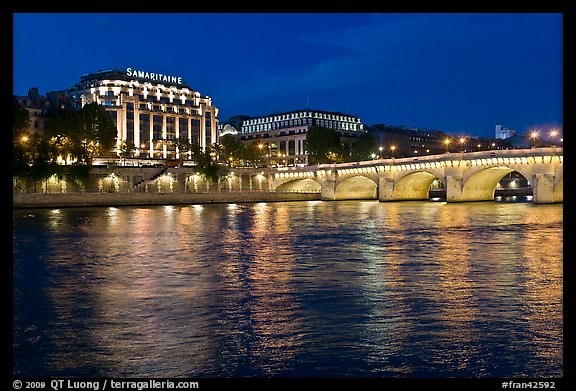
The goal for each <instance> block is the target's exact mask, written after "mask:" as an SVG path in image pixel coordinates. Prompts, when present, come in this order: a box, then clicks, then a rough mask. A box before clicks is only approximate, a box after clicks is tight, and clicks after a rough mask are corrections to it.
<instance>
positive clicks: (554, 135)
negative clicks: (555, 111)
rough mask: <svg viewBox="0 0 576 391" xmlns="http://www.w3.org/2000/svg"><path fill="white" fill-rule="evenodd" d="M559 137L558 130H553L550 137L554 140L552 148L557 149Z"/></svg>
mask: <svg viewBox="0 0 576 391" xmlns="http://www.w3.org/2000/svg"><path fill="white" fill-rule="evenodd" d="M557 135H558V130H556V129H552V130H551V131H550V137H551V138H552V146H553V147H555V146H556V136H557Z"/></svg>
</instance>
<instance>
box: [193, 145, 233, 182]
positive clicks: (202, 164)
mask: <svg viewBox="0 0 576 391" xmlns="http://www.w3.org/2000/svg"><path fill="white" fill-rule="evenodd" d="M213 153H214V152H213V150H212V148H211V147H210V146H207V147H206V148H205V149H204V151H202V147H201V146H200V145H199V144H192V154H193V156H194V161H195V162H196V169H197V170H198V173H199V174H200V175H202V176H203V177H204V178H205V179H206V180H207V181H209V182H218V179H219V178H220V176H223V175H226V174H227V173H225V172H224V171H225V170H224V169H223V167H222V166H221V165H219V164H218V162H216V161H214V159H212V154H213Z"/></svg>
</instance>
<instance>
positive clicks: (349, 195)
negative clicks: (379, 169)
mask: <svg viewBox="0 0 576 391" xmlns="http://www.w3.org/2000/svg"><path fill="white" fill-rule="evenodd" d="M334 196H335V199H337V200H366V199H370V200H373V199H377V198H378V185H377V184H376V182H374V181H373V180H372V179H370V178H368V177H365V176H364V175H356V176H351V177H348V178H345V179H343V180H341V181H340V182H339V183H338V184H337V185H336V189H335V191H334Z"/></svg>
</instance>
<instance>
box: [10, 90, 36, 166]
mask: <svg viewBox="0 0 576 391" xmlns="http://www.w3.org/2000/svg"><path fill="white" fill-rule="evenodd" d="M29 127H30V114H29V113H28V110H26V108H25V107H24V106H22V105H21V104H20V103H18V102H17V101H14V107H13V114H12V163H13V167H12V169H13V171H12V174H13V175H14V176H15V177H25V176H26V175H27V174H28V170H29V168H30V163H31V156H30V150H31V143H32V140H31V137H30V135H29V134H28V129H29Z"/></svg>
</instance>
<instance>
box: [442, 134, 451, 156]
mask: <svg viewBox="0 0 576 391" xmlns="http://www.w3.org/2000/svg"><path fill="white" fill-rule="evenodd" d="M443 143H444V145H445V146H446V153H448V145H450V139H449V138H448V137H446V138H445V139H444V141H443Z"/></svg>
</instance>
